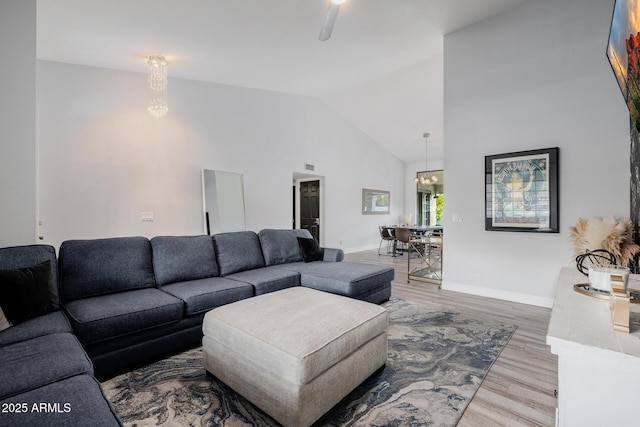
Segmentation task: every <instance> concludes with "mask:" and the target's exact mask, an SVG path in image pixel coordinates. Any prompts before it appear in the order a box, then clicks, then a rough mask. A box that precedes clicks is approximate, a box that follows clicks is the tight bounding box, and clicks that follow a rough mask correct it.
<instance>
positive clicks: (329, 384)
mask: <svg viewBox="0 0 640 427" xmlns="http://www.w3.org/2000/svg"><path fill="white" fill-rule="evenodd" d="M308 291H310V290H305V292H308ZM278 292H284V291H278ZM278 292H275V293H274V294H277V293H278ZM313 292H319V293H320V294H325V293H324V292H320V291H313ZM283 295H284V294H283ZM331 297H332V298H333V297H336V298H340V299H342V298H344V299H346V300H350V299H349V298H346V297H339V296H335V295H331ZM256 298H260V297H254V298H251V299H252V300H253V299H256ZM272 298H273V297H272ZM320 298H324V296H323V295H320ZM337 301H338V302H343V301H340V300H337ZM351 301H354V302H356V303H357V304H369V303H363V302H362V301H356V300H351ZM351 301H344V302H345V303H347V305H348V304H351ZM241 302H242V301H241ZM265 302H266V303H268V304H269V306H272V305H273V304H274V301H273V299H272V300H270V301H265ZM289 302H290V299H289ZM235 304H237V303H235ZM253 304H255V302H253ZM309 304H310V302H309V300H305V301H304V305H303V307H308V306H309ZM254 307H255V306H254ZM238 308H239V309H242V308H243V307H242V304H241V305H240V306H239V307H238ZM245 308H246V307H245ZM280 308H282V307H280ZM377 308H380V307H377ZM290 309H291V310H296V309H298V310H300V309H301V308H300V306H292V307H290ZM339 309H340V307H338V310H339ZM302 310H304V308H302ZM382 310H384V309H382ZM214 311H215V310H214ZM383 314H384V316H385V317H384V319H385V322H386V312H385V313H383ZM284 317H286V316H284ZM336 317H337V318H338V320H336ZM336 317H334V316H331V313H327V315H326V316H325V319H324V320H323V319H317V318H316V320H317V321H318V322H320V323H321V324H322V323H323V322H326V323H327V327H331V322H336V321H338V322H340V321H341V320H340V316H336ZM376 317H377V316H376ZM210 320H211V319H210ZM206 321H207V318H206V317H205V322H206ZM270 321H274V322H275V323H276V324H275V325H273V326H274V327H277V323H278V320H277V319H275V320H274V319H273V318H266V319H264V320H263V321H262V322H261V325H262V323H263V322H270ZM367 322H369V319H368V318H366V317H365V318H362V319H361V323H360V324H359V325H358V326H356V327H355V328H354V329H355V331H356V334H357V332H358V330H359V329H361V330H367V329H368V327H367V325H366V324H367ZM376 322H379V319H378V320H374V319H373V318H372V319H371V323H376ZM210 323H213V322H210ZM356 323H357V322H356ZM216 326H218V327H219V328H220V325H219V324H216ZM222 328H223V329H224V326H223V327H222ZM203 329H204V331H205V336H204V338H203V350H204V365H205V368H206V370H207V371H208V372H210V373H211V374H213V375H214V376H216V377H217V378H218V379H220V380H221V381H223V382H224V383H225V384H227V385H228V386H230V387H231V388H232V389H234V390H235V391H236V392H238V393H239V394H240V395H242V396H243V397H245V398H246V399H247V400H249V401H250V402H251V403H253V404H254V405H256V406H257V407H258V408H260V409H262V410H263V411H264V412H266V413H267V414H269V415H270V416H271V417H273V418H274V419H275V420H276V421H278V422H279V423H281V424H283V425H284V426H288V427H289V426H291V427H305V426H309V425H311V424H313V422H315V421H316V420H317V419H318V418H320V417H321V416H322V415H323V414H324V413H325V412H327V411H328V410H329V409H331V408H332V407H333V406H334V405H335V404H336V403H338V402H339V401H340V400H342V398H344V397H345V396H346V395H347V394H349V393H350V392H351V391H352V390H353V389H355V388H356V387H357V386H358V385H360V384H361V383H362V382H363V381H364V380H365V379H367V378H368V377H369V376H370V375H371V374H373V373H374V372H375V371H376V370H378V369H379V368H380V367H382V366H383V365H384V364H385V363H386V360H387V334H386V328H385V330H384V331H382V332H381V333H378V334H377V335H375V336H373V337H371V338H367V340H366V342H364V343H363V344H361V345H360V346H359V347H357V348H355V349H353V350H346V349H345V351H347V353H346V354H344V355H343V356H342V357H341V358H340V359H339V360H338V361H337V362H336V363H334V364H333V365H331V366H330V367H328V368H327V369H325V370H324V371H322V372H321V373H319V374H318V375H317V376H315V377H313V378H311V379H309V380H308V381H307V380H305V381H306V382H304V383H298V382H296V381H292V380H291V379H290V378H284V377H283V376H282V375H278V374H277V373H276V372H274V370H273V369H269V368H268V367H265V366H261V365H260V364H259V363H256V359H259V357H257V356H256V355H255V354H250V353H247V352H246V351H238V350H237V349H236V348H232V347H234V343H233V341H229V340H228V338H225V334H224V333H222V332H221V334H220V336H221V337H222V338H221V339H217V337H216V336H215V335H216V333H215V331H216V329H213V328H212V327H211V326H209V327H207V326H205V327H204V328H203ZM238 333H239V334H240V335H244V334H243V333H242V332H238ZM282 333H283V334H286V333H287V331H283V332H282ZM297 333H298V336H296V338H297V340H298V341H304V340H311V341H313V340H314V339H315V338H314V337H310V336H308V335H307V336H305V334H300V332H297ZM263 338H264V337H263V336H261V337H260V338H256V339H255V341H256V342H257V343H258V344H256V345H260V346H263V347H264V352H267V353H268V352H269V351H270V350H269V348H268V347H269V346H270V343H269V342H264V341H263ZM325 338H326V337H324V338H323V339H325ZM241 339H242V340H245V341H246V340H250V341H253V339H252V338H251V337H249V338H247V336H243V337H242V338H241ZM335 339H336V340H339V337H335ZM225 340H226V341H227V342H221V341H225ZM332 341H333V340H332ZM341 347H342V346H341ZM260 353H261V354H262V353H263V352H262V351H261V352H260ZM277 363H278V362H277V361H274V364H276V365H277ZM295 363H296V362H293V364H295ZM299 363H300V364H301V365H304V363H306V362H305V359H304V358H302V359H300V361H299ZM296 368H297V367H296V366H292V367H291V369H293V370H295V369H296Z"/></svg>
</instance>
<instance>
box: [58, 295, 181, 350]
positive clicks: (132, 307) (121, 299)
mask: <svg viewBox="0 0 640 427" xmlns="http://www.w3.org/2000/svg"><path fill="white" fill-rule="evenodd" d="M64 308H65V310H66V312H67V314H68V315H69V320H70V321H71V324H72V325H73V329H74V331H75V332H76V335H77V336H78V338H79V339H80V341H81V342H82V343H83V344H91V343H93V342H96V341H101V340H105V339H109V338H114V337H118V336H122V335H126V334H130V333H133V332H137V331H140V330H143V329H148V328H153V327H155V326H160V325H164V324H167V323H172V322H178V321H179V320H180V319H182V313H183V302H182V300H180V299H178V298H175V297H173V296H171V295H169V294H168V293H166V292H163V291H161V290H159V289H155V288H154V289H138V290H135V291H129V292H119V293H116V294H110V295H103V296H99V297H92V298H85V299H81V300H76V301H71V302H69V303H67V304H65V305H64Z"/></svg>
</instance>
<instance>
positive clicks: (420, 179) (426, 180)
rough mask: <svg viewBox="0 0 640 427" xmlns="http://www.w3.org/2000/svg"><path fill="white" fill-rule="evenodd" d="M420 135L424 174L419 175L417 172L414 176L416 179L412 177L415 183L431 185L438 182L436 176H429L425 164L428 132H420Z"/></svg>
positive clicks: (427, 167)
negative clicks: (422, 145) (421, 138)
mask: <svg viewBox="0 0 640 427" xmlns="http://www.w3.org/2000/svg"><path fill="white" fill-rule="evenodd" d="M422 136H423V137H424V166H425V168H424V171H425V172H424V175H420V174H418V176H416V179H414V182H415V183H416V184H418V183H420V184H422V185H432V184H435V183H436V182H438V177H437V176H435V175H431V176H429V172H428V171H429V166H428V165H427V159H428V157H427V146H428V145H429V144H428V142H429V136H430V134H429V132H425V133H423V134H422Z"/></svg>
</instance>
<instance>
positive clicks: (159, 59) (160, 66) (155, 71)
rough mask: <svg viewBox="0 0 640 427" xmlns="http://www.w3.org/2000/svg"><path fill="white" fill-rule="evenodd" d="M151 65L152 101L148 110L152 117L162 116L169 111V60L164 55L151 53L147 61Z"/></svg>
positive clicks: (150, 85)
mask: <svg viewBox="0 0 640 427" xmlns="http://www.w3.org/2000/svg"><path fill="white" fill-rule="evenodd" d="M147 65H148V66H149V89H150V90H151V101H149V105H148V106H147V111H148V112H149V115H151V117H155V118H160V117H163V116H166V115H167V113H168V112H169V105H168V104H167V60H166V59H164V56H162V55H150V56H149V60H148V61H147Z"/></svg>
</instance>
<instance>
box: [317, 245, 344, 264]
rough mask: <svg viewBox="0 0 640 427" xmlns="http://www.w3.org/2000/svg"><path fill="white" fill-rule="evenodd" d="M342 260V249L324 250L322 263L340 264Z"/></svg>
mask: <svg viewBox="0 0 640 427" xmlns="http://www.w3.org/2000/svg"><path fill="white" fill-rule="evenodd" d="M343 259H344V251H343V250H342V249H334V248H324V258H323V259H322V260H323V261H324V262H341V261H342V260H343Z"/></svg>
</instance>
